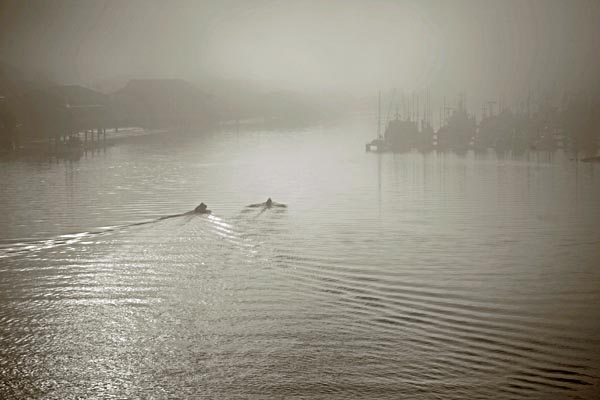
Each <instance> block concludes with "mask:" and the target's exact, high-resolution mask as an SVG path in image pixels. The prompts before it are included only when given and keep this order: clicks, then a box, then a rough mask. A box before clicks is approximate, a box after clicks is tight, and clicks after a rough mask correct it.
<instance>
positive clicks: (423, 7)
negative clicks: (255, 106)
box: [0, 0, 600, 103]
mask: <svg viewBox="0 0 600 400" xmlns="http://www.w3.org/2000/svg"><path fill="white" fill-rule="evenodd" d="M0 4H1V6H0V60H1V61H3V62H7V63H10V64H12V65H14V66H16V67H22V68H28V69H32V68H33V69H35V70H38V71H43V72H44V74H46V75H48V76H50V77H53V78H54V79H57V80H59V81H61V82H66V83H81V84H87V85H90V84H93V83H94V82H97V81H103V80H107V79H111V78H113V77H116V76H155V77H183V78H187V79H206V78H213V77H217V78H225V79H250V80H255V81H259V82H262V83H267V84H272V85H274V86H280V87H285V88H290V89H307V90H317V91H321V90H330V89H334V90H341V91H346V92H351V93H355V94H371V93H374V92H376V91H377V90H378V89H379V88H382V89H389V88H392V87H396V88H398V89H399V90H401V91H405V92H410V91H413V90H423V89H425V88H427V87H429V88H431V90H432V93H433V94H434V95H435V94H439V95H441V94H447V95H455V94H457V93H458V92H459V91H463V90H464V91H466V92H467V96H468V99H469V100H470V101H471V100H472V102H473V103H479V102H480V101H483V100H485V99H487V98H489V97H496V98H498V97H499V96H501V97H504V98H505V99H506V101H511V100H510V99H512V98H514V97H518V96H525V95H526V93H527V90H528V89H529V88H531V89H533V90H535V91H552V90H553V91H562V90H565V89H566V90H572V89H578V88H581V87H586V86H587V85H589V84H590V83H596V82H597V81H598V78H600V77H599V72H598V71H600V2H599V1H595V0H564V1H558V0H531V1H530V0H518V1H516V0H515V1H511V0H502V1H488V0H476V1H466V0H456V1H452V0H440V1H402V0H397V1H393V0H328V1H320V0H297V1H293V0H285V1H276V0H263V1H235V0H218V1H151V0H128V1H103V0H98V1H79V0H72V1H64V0H55V1H28V2H22V1H9V2H6V1H3V2H2V3H0Z"/></svg>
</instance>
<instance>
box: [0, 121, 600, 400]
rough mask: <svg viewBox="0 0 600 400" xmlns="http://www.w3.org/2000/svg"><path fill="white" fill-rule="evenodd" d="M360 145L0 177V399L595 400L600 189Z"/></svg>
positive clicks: (127, 149)
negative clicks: (201, 208) (275, 204)
mask: <svg viewBox="0 0 600 400" xmlns="http://www.w3.org/2000/svg"><path fill="white" fill-rule="evenodd" d="M372 131H373V129H372V124H370V125H369V124H363V123H360V122H352V123H345V124H343V125H342V124H339V125H331V126H324V127H316V128H310V129H306V130H299V131H287V132H275V131H256V132H243V133H236V132H212V133H208V134H205V135H198V134H196V133H193V132H191V133H187V134H186V133H177V134H161V135H153V136H147V137H137V138H132V139H129V140H126V141H124V142H122V143H120V144H119V145H117V146H114V147H110V148H107V149H106V150H105V151H100V152H96V153H93V154H91V153H88V154H87V155H86V156H85V157H83V158H81V159H80V160H78V161H59V162H57V161H54V162H52V161H47V160H42V161H40V160H33V159H18V160H7V159H4V160H0V183H1V184H2V191H1V193H0V207H1V210H2V213H1V214H0V228H1V229H0V398H12V397H14V398H23V397H40V398H60V399H64V398H75V397H85V398H87V397H98V398H111V397H114V398H136V397H155V398H166V397H172V398H175V397H177V398H190V397H206V398H310V397H319V398H353V399H354V398H367V399H372V398H394V399H396V398H410V399H467V398H468V399H516V398H527V399H531V398H540V399H547V398H553V399H560V398H573V399H594V398H597V397H596V396H598V393H600V378H599V377H600V308H599V302H600V166H598V165H590V164H582V163H575V162H573V161H570V160H569V156H568V155H565V154H561V153H557V154H553V155H548V154H527V155H522V156H519V157H508V156H506V157H500V156H498V155H496V154H494V153H485V154H473V153H467V154H464V155H456V154H452V153H428V154H419V153H410V154H396V155H394V154H384V155H377V154H368V153H365V152H364V143H365V142H366V141H367V140H368V139H370V136H372ZM269 196H270V197H272V198H273V199H274V200H275V201H279V202H283V203H286V204H288V208H287V209H285V210H275V209H273V210H267V211H264V212H261V210H247V209H245V205H247V204H250V203H257V202H261V201H264V200H265V199H266V198H267V197H269ZM200 202H205V203H207V204H208V205H209V208H210V209H212V211H213V214H212V215H211V216H190V215H185V216H180V217H175V218H169V219H164V220H157V219H158V218H160V217H163V216H166V215H172V214H177V213H183V212H186V211H189V210H191V209H193V208H194V207H195V206H196V205H197V204H199V203H200ZM143 222H148V223H143ZM140 223H143V224H140Z"/></svg>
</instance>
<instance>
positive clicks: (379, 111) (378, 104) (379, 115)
mask: <svg viewBox="0 0 600 400" xmlns="http://www.w3.org/2000/svg"><path fill="white" fill-rule="evenodd" d="M377 139H380V140H381V90H380V91H379V95H378V97H377Z"/></svg>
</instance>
